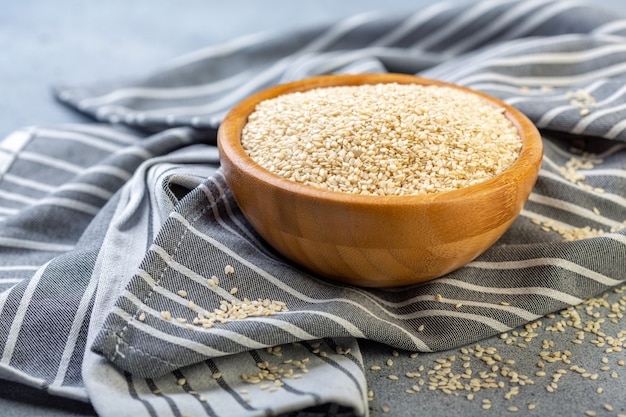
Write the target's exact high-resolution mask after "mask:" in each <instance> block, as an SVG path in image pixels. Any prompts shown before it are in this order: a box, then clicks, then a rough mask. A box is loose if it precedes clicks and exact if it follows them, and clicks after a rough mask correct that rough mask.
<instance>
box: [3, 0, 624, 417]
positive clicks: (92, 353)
mask: <svg viewBox="0 0 626 417" xmlns="http://www.w3.org/2000/svg"><path fill="white" fill-rule="evenodd" d="M625 62H626V20H624V19H620V18H618V17H615V16H613V15H611V14H609V13H606V12H603V11H600V10H596V9H595V8H593V7H590V6H589V5H588V4H585V3H579V2H570V1H550V0H531V1H525V2H517V1H502V0H498V1H486V2H478V3H472V4H458V5H456V4H454V3H445V4H444V3H440V4H436V5H434V6H432V7H430V8H428V9H425V10H420V11H419V12H417V13H415V14H414V15H411V16H400V17H398V16H389V15H385V14H381V13H368V14H365V15H359V16H355V17H353V18H349V19H347V20H344V21H341V22H338V23H336V24H332V25H328V26H326V27H322V28H314V29H308V30H307V29H304V30H301V31H299V32H298V33H288V34H275V35H271V36H269V35H259V36H251V37H248V38H245V39H242V40H236V41H233V42H230V43H228V44H226V45H220V46H217V47H211V48H207V49H205V50H200V51H197V52H194V53H191V54H188V55H186V56H183V57H181V58H179V59H177V60H174V61H173V62H172V63H170V64H169V65H168V66H166V67H165V68H163V69H161V70H160V71H159V72H156V73H154V74H152V75H150V76H147V77H146V78H144V79H141V80H137V81H136V82H134V83H126V84H119V85H111V84H106V85H105V84H96V85H93V86H87V87H84V86H81V87H79V88H73V87H67V88H59V89H58V90H57V94H58V97H59V99H60V100H62V101H64V102H66V103H67V104H69V105H71V106H73V107H75V108H76V109H78V110H80V111H82V112H85V113H87V114H89V115H91V116H93V117H94V118H95V119H97V120H98V121H100V122H103V123H100V124H85V125H68V126H55V127H35V128H28V129H23V130H19V131H17V132H16V133H14V134H12V135H10V136H8V137H7V138H6V139H5V140H4V141H2V142H0V172H1V179H0V187H1V189H2V192H1V193H0V204H1V205H0V215H1V216H2V222H0V288H1V289H2V290H3V292H2V293H1V294H0V352H1V356H0V377H2V378H4V379H10V380H15V381H19V382H22V383H26V384H30V385H33V386H36V387H40V388H43V389H46V390H48V392H50V393H52V394H55V395H61V396H66V397H71V398H76V399H82V400H86V401H91V402H92V404H93V405H94V407H95V409H96V410H97V412H98V414H100V415H103V416H123V415H133V416H162V415H163V416H165V415H168V416H169V415H176V416H182V415H193V416H201V415H208V416H234V415H236V416H258V415H276V414H281V413H284V414H288V415H295V413H297V412H299V411H301V412H302V415H337V416H339V415H367V414H368V407H367V396H368V395H367V387H366V383H365V378H364V374H363V369H362V366H363V365H362V363H363V362H362V355H366V354H367V352H365V351H364V352H362V351H361V350H360V349H359V344H358V340H359V339H370V340H375V341H378V342H382V343H385V344H387V345H390V346H393V347H394V348H397V349H405V350H408V351H424V352H428V351H437V350H445V349H449V348H452V347H455V346H460V345H464V344H468V343H471V342H475V341H477V340H480V339H482V338H485V337H488V336H491V335H494V334H498V333H500V332H504V331H507V330H509V329H511V328H514V327H517V326H519V325H522V324H524V323H527V322H530V321H532V320H535V319H537V318H539V317H541V316H543V315H545V314H546V313H549V312H552V311H556V310H559V309H562V308H563V307H566V306H569V305H575V304H579V303H581V302H583V301H584V300H585V299H587V298H589V297H591V296H593V295H596V294H598V293H600V292H602V291H605V290H606V289H608V288H611V287H613V286H616V285H619V284H622V283H624V281H625V280H626V228H625V226H626V223H625V222H626V181H625V178H626V122H625V120H626V64H625ZM358 72H404V73H417V74H419V75H422V76H425V77H430V78H437V79H441V80H445V81H450V82H455V83H458V84H463V85H466V86H469V87H472V88H474V89H477V90H481V91H484V92H487V93H489V94H491V95H494V96H496V97H499V98H501V99H503V100H505V101H506V102H508V103H510V104H512V105H514V106H515V107H517V108H519V109H520V110H522V111H523V112H524V113H525V114H527V115H528V116H529V117H530V118H531V119H532V120H533V122H534V123H535V124H536V125H537V126H538V127H539V128H540V129H541V131H542V135H543V138H544V144H545V157H544V161H543V166H542V169H541V172H540V175H539V180H538V182H537V185H536V187H535V189H534V191H533V193H532V195H531V197H530V199H529V201H528V203H527V204H526V206H525V207H524V209H523V211H522V213H521V215H520V216H519V218H518V219H517V220H516V222H515V223H514V224H513V226H512V227H511V228H510V230H509V231H508V232H507V233H506V234H505V235H504V236H503V237H502V238H501V239H500V240H499V241H498V242H497V243H496V244H495V245H494V246H493V247H492V248H490V249H489V250H488V251H487V252H486V253H484V254H483V255H482V256H480V257H479V258H478V259H476V260H475V261H473V262H471V263H470V264H469V265H467V266H465V267H463V268H461V269H459V270H457V271H455V272H453V273H450V274H448V275H446V276H445V277H442V278H440V279H438V280H435V281H432V282H429V283H426V284H423V285H419V286H414V287H408V288H401V289H363V288H357V287H352V286H346V285H339V284H336V283H332V282H329V281H326V280H323V279H320V278H319V277H316V276H313V275H311V274H309V273H306V272H304V271H302V270H300V269H298V268H297V267H296V266H294V265H292V264H290V263H288V262H286V261H285V260H284V259H282V258H281V257H280V256H278V255H276V253H275V252H273V251H272V250H271V249H270V248H269V247H267V245H266V244H265V243H264V242H263V241H262V240H261V239H260V238H259V237H258V235H257V234H256V233H255V231H254V230H252V229H251V227H250V226H249V224H248V223H247V222H246V220H245V218H244V217H243V216H242V214H241V212H240V211H239V210H238V208H237V206H236V204H235V203H234V200H233V198H232V196H231V194H230V193H229V190H228V188H227V187H226V185H225V182H224V179H223V177H222V173H221V171H220V170H219V158H218V154H217V151H216V148H215V129H216V128H217V127H218V126H219V123H220V120H221V119H222V118H223V116H224V115H225V113H226V112H227V111H228V110H229V109H230V108H231V107H232V106H233V105H234V104H236V103H237V102H238V101H240V100H241V99H243V98H244V97H246V96H248V95H249V94H251V93H253V92H255V91H258V90H259V89H262V88H264V87H267V86H270V85H274V84H277V83H281V82H285V81H290V80H295V79H300V78H303V77H307V76H312V75H320V74H328V73H358ZM131 128H132V129H131ZM140 132H142V133H140ZM252 310H254V311H257V312H261V313H262V314H254V313H253V314H250V315H249V316H248V317H246V318H245V319H242V316H241V314H242V313H244V312H247V313H250V312H252ZM210 318H214V319H215V320H209V319H210ZM113 397H115V398H116V401H111V398H113ZM289 413H292V414H289Z"/></svg>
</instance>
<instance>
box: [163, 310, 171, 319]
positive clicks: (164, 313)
mask: <svg viewBox="0 0 626 417" xmlns="http://www.w3.org/2000/svg"><path fill="white" fill-rule="evenodd" d="M161 317H163V319H165V320H171V319H172V313H170V312H169V311H167V310H164V311H161Z"/></svg>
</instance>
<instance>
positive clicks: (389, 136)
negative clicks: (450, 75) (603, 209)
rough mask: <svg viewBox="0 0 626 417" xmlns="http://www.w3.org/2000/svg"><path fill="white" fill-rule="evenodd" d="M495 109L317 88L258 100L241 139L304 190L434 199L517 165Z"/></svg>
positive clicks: (462, 98) (516, 144) (447, 91)
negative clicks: (314, 188)
mask: <svg viewBox="0 0 626 417" xmlns="http://www.w3.org/2000/svg"><path fill="white" fill-rule="evenodd" d="M503 113H504V109H503V108H496V107H494V106H493V105H492V104H490V103H489V102H487V101H486V100H485V99H483V98H481V97H479V96H477V95H473V94H470V93H468V92H464V91H461V90H458V89H454V88H450V87H443V86H423V85H416V84H405V85H403V84H395V83H389V84H376V85H361V86H338V87H326V88H318V89H314V90H309V91H305V92H296V93H289V94H284V95H280V96H278V97H276V98H273V99H269V100H265V101H263V102H261V103H259V104H258V105H257V107H256V109H255V111H254V112H253V113H252V114H251V115H250V116H249V118H248V122H247V124H246V125H245V127H244V129H243V132H242V140H241V143H242V145H243V147H244V149H245V151H246V152H247V153H248V154H249V155H250V157H251V158H252V159H253V160H254V161H256V162H257V163H258V164H259V165H260V166H262V167H264V168H266V169H267V170H269V171H271V172H273V173H275V174H278V175H280V176H282V177H285V178H288V179H290V180H293V181H296V182H299V183H302V184H306V185H309V186H313V187H317V188H322V189H327V190H332V191H340V192H346V193H353V194H363V195H415V194H426V193H436V192H441V191H447V190H454V189H459V188H463V187H467V186H469V185H472V184H476V183H479V182H482V181H484V180H486V179H489V178H491V177H493V176H494V175H497V174H499V173H501V172H502V171H504V170H505V169H506V168H508V167H509V166H510V165H511V164H512V163H513V162H514V161H515V160H516V159H517V157H518V155H519V151H520V149H521V140H520V137H519V134H518V132H517V129H516V128H515V127H514V125H513V124H512V123H511V121H510V120H509V119H508V118H507V117H506V116H505V115H504V114H503Z"/></svg>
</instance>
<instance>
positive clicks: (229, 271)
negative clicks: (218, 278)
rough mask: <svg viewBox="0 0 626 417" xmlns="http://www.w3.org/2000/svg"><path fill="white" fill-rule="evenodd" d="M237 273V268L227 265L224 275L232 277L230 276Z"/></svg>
mask: <svg viewBox="0 0 626 417" xmlns="http://www.w3.org/2000/svg"><path fill="white" fill-rule="evenodd" d="M234 273H235V268H233V267H232V266H231V265H226V266H225V267H224V274H225V275H230V274H234Z"/></svg>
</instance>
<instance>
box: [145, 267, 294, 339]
mask: <svg viewBox="0 0 626 417" xmlns="http://www.w3.org/2000/svg"><path fill="white" fill-rule="evenodd" d="M234 273H235V269H234V268H233V267H232V266H231V265H226V266H225V267H224V275H232V274H234ZM219 284H220V280H219V278H218V277H217V276H215V275H213V276H211V277H210V278H208V279H207V285H208V286H209V287H211V288H216V289H219V290H221V292H223V293H224V296H226V297H228V299H223V300H221V301H220V302H219V305H218V306H217V307H214V308H203V307H201V306H199V305H197V304H196V303H195V302H194V301H193V300H190V299H188V297H189V294H188V293H187V291H186V290H184V289H181V290H178V291H177V293H176V294H177V295H178V296H179V297H181V298H183V299H186V300H187V306H188V308H189V309H190V310H191V311H192V312H194V313H195V314H196V316H195V317H193V318H192V319H188V318H187V317H176V318H174V317H173V316H172V313H171V312H170V311H169V310H163V311H161V318H163V319H164V320H167V321H170V320H173V319H174V320H176V321H177V322H179V323H181V324H182V325H184V326H185V327H187V328H188V329H197V328H204V329H208V328H212V327H214V326H215V325H216V324H226V323H228V322H231V321H234V320H245V319H246V318H249V317H263V316H272V315H274V314H277V313H280V312H284V311H289V309H288V308H287V305H286V304H285V303H284V302H282V301H277V300H270V299H269V298H265V299H262V298H259V299H256V300H250V299H248V298H245V297H244V298H243V299H241V300H240V299H237V298H236V297H235V294H237V293H238V291H239V289H238V288H237V287H232V288H230V290H228V291H225V290H223V289H222V288H219ZM138 318H139V320H140V321H145V320H146V313H145V312H141V313H140V314H139V317H138Z"/></svg>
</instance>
